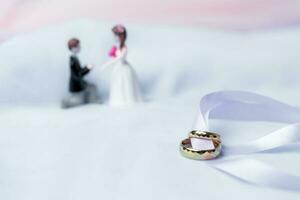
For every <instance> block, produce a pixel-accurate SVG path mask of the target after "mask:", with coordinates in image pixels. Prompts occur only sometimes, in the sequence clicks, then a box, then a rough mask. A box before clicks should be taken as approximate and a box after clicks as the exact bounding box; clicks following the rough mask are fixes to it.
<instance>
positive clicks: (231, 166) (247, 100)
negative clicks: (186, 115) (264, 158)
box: [193, 91, 300, 191]
mask: <svg viewBox="0 0 300 200" xmlns="http://www.w3.org/2000/svg"><path fill="white" fill-rule="evenodd" d="M210 119H230V120H243V121H266V122H281V123H288V124H289V125H287V126H285V127H283V128H281V129H279V130H276V131H274V132H272V133H269V134H266V135H265V136H263V137H261V138H258V139H256V140H254V141H249V142H248V143H245V144H240V145H238V146H227V145H226V144H223V150H222V156H221V157H220V158H219V159H216V160H213V161H209V162H206V163H207V164H208V165H209V166H211V167H213V168H215V169H218V170H219V171H222V172H224V173H226V174H229V175H231V176H232V177H236V178H238V179H240V180H243V181H246V182H248V183H252V184H257V185H262V186H268V187H272V188H278V189H285V190H293V191H300V177H299V176H296V175H292V174H289V173H286V172H284V170H280V169H276V168H273V167H272V166H270V165H268V164H266V163H263V162H261V161H257V160H255V159H252V158H251V159H250V158H247V154H251V153H258V152H262V151H266V150H270V149H274V148H281V147H283V146H286V145H289V144H292V143H296V142H299V141H300V109H299V108H297V107H293V106H290V105H287V104H284V103H282V102H279V101H276V100H274V99H271V98H268V97H265V96H261V95H258V94H254V93H249V92H243V91H221V92H216V93H211V94H208V95H206V96H204V97H203V98H202V99H201V101H200V110H199V114H198V116H197V119H196V122H195V125H194V128H193V129H194V130H205V131H213V130H211V129H210V128H209V120H210ZM219 134H220V135H221V136H222V133H219Z"/></svg>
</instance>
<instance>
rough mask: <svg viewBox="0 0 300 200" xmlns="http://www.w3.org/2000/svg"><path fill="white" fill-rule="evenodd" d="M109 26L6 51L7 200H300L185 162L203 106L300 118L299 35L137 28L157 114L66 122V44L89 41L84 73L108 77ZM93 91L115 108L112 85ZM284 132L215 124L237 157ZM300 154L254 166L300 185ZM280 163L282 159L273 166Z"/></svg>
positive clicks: (136, 59)
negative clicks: (238, 150)
mask: <svg viewBox="0 0 300 200" xmlns="http://www.w3.org/2000/svg"><path fill="white" fill-rule="evenodd" d="M110 26H111V24H106V23H98V22H93V21H77V22H70V23H66V24H61V25H60V26H55V27H49V28H46V29H43V30H40V31H37V32H34V33H31V34H26V35H23V36H20V37H18V38H14V39H11V40H9V41H7V42H5V43H4V44H2V45H1V46H0V66H1V69H0V80H1V85H0V102H1V104H0V109H1V110H0V184H1V187H0V199H8V200H10V199H13V200H15V199H18V200H19V199H22V200H27V199H28V200H29V199H30V200H35V199H37V200H38V199H56V200H60V199H61V200H69V199H72V200H74V199H75V200H76V199H78V200H79V199H91V200H93V199H102V198H106V199H130V200H132V199H149V200H150V199H174V200H177V199H178V200H179V199H191V198H193V199H195V198H199V199H200V198H201V199H202V198H207V199H221V198H225V197H226V199H227V198H228V199H245V200H248V199H249V200H250V199H251V200H252V199H254V198H255V199H288V200H293V199H295V200H296V199H299V198H300V193H297V192H287V191H282V190H274V189H269V188H264V187H257V186H254V185H250V184H246V183H244V182H241V181H239V180H236V179H234V178H232V177H230V176H227V175H224V174H222V173H220V172H218V171H216V170H214V169H212V168H210V167H208V166H207V165H206V164H205V163H204V162H196V161H193V160H188V159H185V158H183V157H181V156H180V154H179V152H178V145H179V142H180V140H181V139H183V138H185V137H186V136H187V133H188V131H190V130H191V128H192V125H193V122H194V119H195V116H196V113H197V109H198V103H199V100H200V98H201V96H203V95H204V94H206V93H208V92H212V91H216V90H223V89H234V90H248V91H254V92H258V93H261V94H264V95H267V96H271V97H273V98H275V99H278V100H281V101H283V102H287V103H289V104H291V105H295V106H299V98H300V93H299V83H300V79H299V64H300V57H299V55H298V54H299V52H300V51H299V50H300V47H299V45H298V44H299V41H300V34H299V33H300V29H296V28H295V29H286V30H276V31H273V32H257V33H247V34H241V33H240V34H238V33H234V32H222V31H220V32H217V31H211V30H206V29H200V28H198V29H193V28H190V29H183V28H176V27H163V26H161V27H156V28H155V27H143V26H133V25H131V26H130V25H129V26H128V31H129V40H128V48H129V55H128V57H129V58H128V59H129V60H130V61H131V63H132V64H133V65H134V66H136V70H137V73H138V75H139V78H140V81H141V85H142V91H143V93H144V95H145V96H146V97H147V99H148V102H146V103H145V104H142V105H138V106H136V107H133V108H130V109H113V108H110V107H108V106H106V105H102V106H100V105H90V106H84V107H80V108H77V109H72V110H61V109H60V108H59V103H60V100H61V98H62V96H63V94H64V93H65V92H66V90H67V80H68V52H67V50H66V44H65V43H66V41H67V39H68V38H69V37H72V36H77V37H80V38H81V39H82V47H83V49H82V50H83V51H82V55H81V58H82V62H83V63H94V64H96V65H99V66H100V64H101V63H103V62H104V61H105V60H106V55H107V49H109V47H110V46H111V44H112V42H113V41H112V37H111V32H110ZM105 76H106V75H104V74H101V72H100V71H99V70H97V69H95V70H94V71H93V72H92V73H91V75H89V77H88V79H89V80H90V81H94V82H95V83H97V84H98V86H99V89H100V92H101V93H102V97H103V98H104V100H106V99H107V96H108V94H107V92H108V77H105ZM282 126H283V125H282V124H273V123H262V122H242V121H221V120H215V121H212V123H211V124H210V127H213V128H214V130H216V131H217V132H219V133H220V134H221V135H222V138H223V141H224V143H225V144H228V145H235V144H240V143H241V142H246V141H249V140H254V139H256V138H258V137H261V136H263V135H265V133H268V132H271V131H273V130H276V129H278V128H280V127H282ZM299 150H300V147H299V144H295V145H292V146H288V147H286V148H283V149H281V150H272V151H268V152H265V153H262V154H259V155H256V154H254V155H251V156H250V158H252V157H253V158H255V159H257V160H261V161H266V162H268V163H269V164H271V165H272V166H274V167H277V168H280V169H284V170H285V171H288V172H290V173H293V174H297V175H300V171H299V162H300V153H299ZM275 152H276V154H275Z"/></svg>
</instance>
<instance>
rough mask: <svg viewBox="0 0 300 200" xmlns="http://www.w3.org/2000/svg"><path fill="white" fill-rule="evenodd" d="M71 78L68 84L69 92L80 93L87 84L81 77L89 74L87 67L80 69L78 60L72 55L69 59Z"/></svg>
mask: <svg viewBox="0 0 300 200" xmlns="http://www.w3.org/2000/svg"><path fill="white" fill-rule="evenodd" d="M70 69H71V77H70V83H69V90H70V92H81V91H83V90H85V88H86V87H87V82H86V81H84V80H83V77H84V76H85V75H86V74H87V73H89V72H90V70H89V69H88V68H87V67H83V68H82V67H81V64H80V62H79V60H78V58H77V57H76V56H74V55H72V56H71V57H70Z"/></svg>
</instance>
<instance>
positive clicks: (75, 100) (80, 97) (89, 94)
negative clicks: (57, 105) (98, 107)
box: [61, 84, 101, 108]
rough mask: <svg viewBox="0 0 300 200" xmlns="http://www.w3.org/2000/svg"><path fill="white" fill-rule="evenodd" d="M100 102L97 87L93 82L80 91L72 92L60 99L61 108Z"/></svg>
mask: <svg viewBox="0 0 300 200" xmlns="http://www.w3.org/2000/svg"><path fill="white" fill-rule="evenodd" d="M92 103H101V101H100V98H99V95H98V91H97V87H96V86H95V85H94V84H88V85H87V87H86V89H85V90H83V91H82V92H72V93H70V94H69V96H67V97H65V98H64V99H63V100H62V103H61V107H62V108H73V107H77V106H81V105H85V104H92Z"/></svg>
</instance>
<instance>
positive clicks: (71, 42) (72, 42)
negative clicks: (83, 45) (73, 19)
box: [68, 38, 80, 50]
mask: <svg viewBox="0 0 300 200" xmlns="http://www.w3.org/2000/svg"><path fill="white" fill-rule="evenodd" d="M79 43H80V41H79V40H78V39H77V38H72V39H70V40H69V42H68V48H69V50H72V48H75V47H78V45H79Z"/></svg>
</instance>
